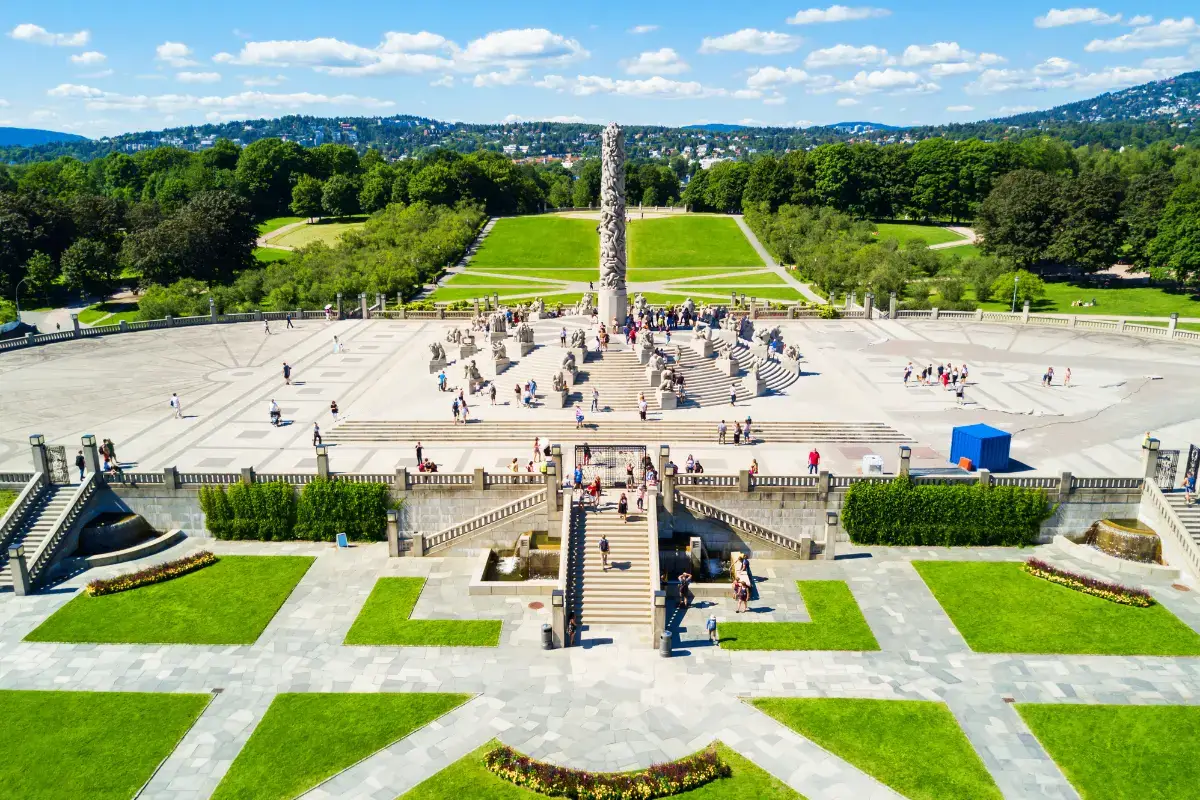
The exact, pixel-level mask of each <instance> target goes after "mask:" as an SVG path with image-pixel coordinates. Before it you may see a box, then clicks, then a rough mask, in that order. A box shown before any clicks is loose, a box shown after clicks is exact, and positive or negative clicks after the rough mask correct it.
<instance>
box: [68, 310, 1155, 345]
mask: <svg viewBox="0 0 1200 800" xmlns="http://www.w3.org/2000/svg"><path fill="white" fill-rule="evenodd" d="M71 316H74V314H72V315H71ZM1178 325H1179V313H1178V312H1176V313H1173V314H1171V320H1170V321H1169V322H1168V323H1167V338H1169V339H1174V338H1175V328H1176V327H1177V326H1178ZM75 327H76V329H78V327H79V326H78V325H76V326H75ZM75 335H76V336H78V335H79V334H78V333H76V334H75Z"/></svg>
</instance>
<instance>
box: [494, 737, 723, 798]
mask: <svg viewBox="0 0 1200 800" xmlns="http://www.w3.org/2000/svg"><path fill="white" fill-rule="evenodd" d="M484 764H485V765H486V766H487V768H488V770H489V771H490V772H492V773H493V774H495V775H498V776H499V777H501V778H504V779H505V780H507V781H509V782H511V783H515V784H516V785H517V786H521V787H523V788H526V789H529V790H531V791H534V792H539V793H541V794H544V795H549V796H550V797H570V798H576V800H650V798H654V797H670V796H671V795H676V794H681V793H683V792H687V791H691V790H692V789H695V788H697V787H699V786H703V785H704V784H706V783H709V782H711V781H715V780H717V779H718V778H728V777H729V776H730V775H731V774H732V770H731V769H730V767H729V765H728V764H726V763H725V762H724V761H722V760H721V758H720V757H719V756H718V755H717V753H716V751H715V750H705V751H703V752H701V753H696V754H695V755H691V756H688V757H687V758H681V759H679V760H678V761H672V762H670V763H667V764H655V765H654V766H653V767H650V768H649V769H645V770H642V771H641V772H620V773H605V772H585V771H584V770H577V769H567V768H566V767H556V766H554V765H553V764H546V763H543V762H541V761H535V760H533V759H532V758H529V757H528V756H524V755H521V754H520V753H518V752H517V751H516V750H513V749H512V748H511V747H497V748H496V749H495V750H492V751H491V752H489V753H488V754H487V755H486V756H484Z"/></svg>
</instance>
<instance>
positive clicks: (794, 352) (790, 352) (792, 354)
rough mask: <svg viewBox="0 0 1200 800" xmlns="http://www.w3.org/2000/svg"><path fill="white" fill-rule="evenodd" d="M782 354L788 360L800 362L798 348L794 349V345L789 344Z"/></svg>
mask: <svg viewBox="0 0 1200 800" xmlns="http://www.w3.org/2000/svg"><path fill="white" fill-rule="evenodd" d="M783 354H784V355H785V356H787V357H788V358H790V359H791V360H792V361H799V360H800V348H799V347H796V345H794V344H789V345H788V346H787V347H785V348H784V350H783Z"/></svg>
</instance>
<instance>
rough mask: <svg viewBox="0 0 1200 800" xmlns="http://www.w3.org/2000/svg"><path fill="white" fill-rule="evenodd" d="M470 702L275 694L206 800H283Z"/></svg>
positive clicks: (447, 697) (455, 697) (448, 697)
mask: <svg viewBox="0 0 1200 800" xmlns="http://www.w3.org/2000/svg"><path fill="white" fill-rule="evenodd" d="M469 699H471V696H470V695H466V694H435V693H420V692H404V693H386V692H380V693H373V694H350V693H335V694H315V693H313V694H290V693H289V694H280V695H276V697H275V699H274V700H272V701H271V707H270V708H268V709H267V713H266V716H264V717H263V719H262V722H260V723H258V726H257V727H256V728H255V729H254V733H252V734H251V735H250V739H249V741H247V742H246V744H245V746H244V747H243V748H242V749H241V752H239V753H238V756H237V759H236V760H235V761H234V762H233V766H232V767H230V769H229V772H228V773H226V775H225V777H224V779H222V781H221V783H220V785H219V786H217V791H216V792H215V793H214V794H213V796H212V797H213V800H291V798H293V797H298V796H299V795H301V794H303V793H304V792H306V791H308V790H309V789H311V788H313V787H314V786H316V785H317V784H319V783H322V782H323V781H325V780H327V779H329V778H330V777H332V776H334V775H336V774H337V773H338V772H341V771H342V770H344V769H346V768H347V767H349V766H351V765H353V764H356V763H358V762H359V761H361V760H362V759H364V758H366V757H367V756H369V755H371V754H373V753H377V752H379V751H380V750H382V749H383V748H385V747H387V746H388V745H390V744H392V743H393V742H396V741H399V740H400V739H403V738H404V737H405V736H408V735H409V734H410V733H412V732H413V731H415V730H416V729H417V728H420V727H423V726H424V725H427V724H428V723H429V722H431V721H432V720H435V719H437V718H438V717H440V716H442V715H443V714H445V713H447V712H448V711H451V710H452V709H454V708H457V707H458V706H460V705H462V704H463V703H465V702H466V701H467V700H469Z"/></svg>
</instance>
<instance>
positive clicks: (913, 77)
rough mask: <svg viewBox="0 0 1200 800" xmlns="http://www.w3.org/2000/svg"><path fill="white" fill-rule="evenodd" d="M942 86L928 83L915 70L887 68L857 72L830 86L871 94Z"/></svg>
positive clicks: (913, 91) (935, 89) (929, 89)
mask: <svg viewBox="0 0 1200 800" xmlns="http://www.w3.org/2000/svg"><path fill="white" fill-rule="evenodd" d="M941 88H942V87H940V86H938V85H937V84H936V83H929V82H927V81H925V80H923V79H922V78H921V76H920V75H918V74H917V73H915V72H906V71H904V70H899V69H892V68H891V67H888V68H887V69H882V70H874V71H872V72H866V71H863V72H859V73H858V74H857V75H855V76H854V77H853V78H851V79H850V80H848V81H842V82H841V83H839V84H837V85H836V86H834V87H833V88H832V91H835V92H846V93H847V94H871V93H872V92H880V91H891V92H893V93H897V94H898V93H925V92H936V91H939V90H940V89H941Z"/></svg>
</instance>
